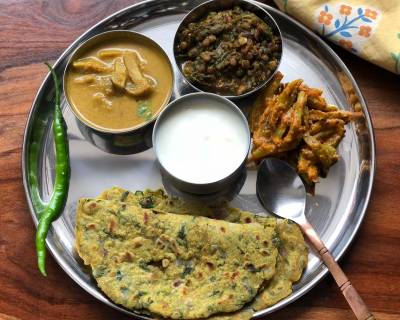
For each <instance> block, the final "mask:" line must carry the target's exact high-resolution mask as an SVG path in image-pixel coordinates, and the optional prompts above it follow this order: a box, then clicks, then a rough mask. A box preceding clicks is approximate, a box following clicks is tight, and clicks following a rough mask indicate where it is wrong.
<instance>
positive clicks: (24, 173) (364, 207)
mask: <svg viewBox="0 0 400 320" xmlns="http://www.w3.org/2000/svg"><path fill="white" fill-rule="evenodd" d="M248 1H250V2H255V3H256V4H258V5H259V6H261V7H262V8H264V9H266V10H270V11H273V12H274V13H275V14H278V15H281V16H283V17H284V18H285V19H288V20H289V21H291V22H292V23H294V24H295V25H296V26H297V27H298V28H300V29H301V30H302V31H303V32H304V33H306V34H307V35H308V36H310V37H311V38H313V39H314V40H316V41H317V42H318V43H319V44H320V45H321V46H322V47H323V48H324V49H325V50H327V51H328V52H329V53H330V55H331V56H332V58H333V59H334V60H335V62H336V63H337V64H338V65H339V66H340V67H341V68H342V70H343V71H344V73H345V75H346V76H347V77H348V78H349V80H350V81H351V84H352V86H353V88H354V90H355V92H356V94H357V95H358V97H359V99H360V104H361V106H362V110H363V113H364V116H365V121H366V124H367V127H368V135H369V140H370V141H369V143H370V148H371V152H370V161H371V162H370V174H369V176H368V186H367V188H366V191H365V200H364V203H363V205H362V208H361V209H360V211H361V213H360V215H359V218H358V220H357V221H356V224H355V225H354V227H353V228H352V232H351V233H350V235H349V237H348V239H347V240H346V243H345V244H344V245H343V247H342V248H341V249H340V251H339V252H338V253H337V254H336V255H335V260H337V261H338V260H340V259H341V258H342V257H343V255H344V254H345V253H346V252H347V250H348V249H349V247H350V245H351V244H352V243H353V241H354V238H355V236H356V234H357V233H358V231H359V229H360V227H361V223H362V222H363V221H364V218H365V215H366V212H367V208H368V205H369V202H370V199H371V194H372V189H373V184H374V178H375V173H376V143H375V134H374V129H373V123H372V119H371V115H370V112H369V109H368V105H367V103H366V101H365V98H364V96H363V94H362V92H361V89H360V88H359V86H358V84H357V82H356V81H355V79H354V77H353V75H352V74H351V72H350V71H349V69H348V68H347V66H346V65H345V63H344V62H343V61H342V59H341V58H340V57H339V56H338V55H337V54H336V53H335V52H334V51H333V49H332V48H331V47H330V46H329V45H328V44H327V43H326V42H325V41H324V40H323V39H321V38H320V37H319V36H317V35H316V34H315V33H314V32H312V31H311V30H309V29H308V28H306V27H305V26H304V25H302V24H301V23H300V22H298V21H296V20H295V19H294V18H292V17H291V16H289V15H287V14H286V13H284V12H281V11H279V10H278V9H276V8H273V7H271V6H269V5H266V4H263V3H261V2H258V1H254V0H248ZM156 2H157V0H144V1H142V2H139V3H136V4H133V5H131V6H128V7H125V8H123V9H121V10H118V11H116V12H114V13H112V14H111V15H109V16H107V17H105V18H104V19H102V20H100V21H99V22H98V23H96V24H95V25H93V26H92V27H91V28H89V29H87V30H86V31H85V32H84V33H82V34H81V35H80V36H79V37H78V38H77V39H76V40H75V41H74V42H72V43H71V45H69V46H68V47H67V48H66V49H65V50H64V51H63V53H62V54H61V55H60V57H59V58H58V59H57V60H56V61H55V62H54V64H53V66H55V67H57V66H58V64H59V63H60V61H61V60H62V59H63V58H64V57H65V56H66V55H67V54H68V52H69V51H70V49H71V48H72V47H73V46H75V45H76V44H77V43H79V42H80V41H81V39H82V38H84V37H85V36H86V35H87V34H88V33H90V32H91V31H92V30H94V29H95V28H96V27H98V26H99V25H101V24H103V23H105V22H107V21H108V20H109V19H111V18H112V17H114V16H117V15H118V14H121V13H124V12H126V11H130V10H132V9H135V8H136V7H139V6H143V5H146V4H149V3H156ZM49 77H50V73H47V75H46V76H45V78H44V80H43V81H42V83H41V85H40V87H39V89H38V91H37V93H36V95H35V98H34V99H33V102H32V105H31V108H30V111H29V113H28V117H27V120H26V124H25V129H24V136H23V142H22V143H23V144H22V152H21V167H22V168H21V169H22V179H23V181H22V182H23V186H24V192H25V197H26V200H27V203H28V207H29V211H30V214H31V216H32V220H33V222H34V224H35V227H37V224H38V220H37V217H36V214H35V211H34V208H33V205H32V200H31V197H30V190H29V187H28V183H27V167H26V166H27V163H28V161H26V156H27V154H26V150H27V143H28V133H29V131H30V130H31V126H30V122H31V119H32V116H33V114H34V112H35V111H36V108H35V105H36V100H37V98H38V96H39V94H40V92H41V91H42V89H43V87H44V85H45V84H46V83H47V81H48V80H49ZM50 232H53V227H51V229H50ZM46 246H47V248H48V249H49V251H50V253H51V254H52V256H53V257H54V259H55V260H56V262H57V264H58V265H59V266H60V267H61V268H62V269H63V270H64V272H66V273H67V274H68V276H69V277H71V278H72V279H73V280H74V281H75V282H76V283H77V284H78V285H79V286H80V287H81V288H82V289H84V290H85V291H86V292H87V293H89V294H91V295H92V296H94V297H96V298H97V299H98V300H100V301H102V302H103V303H105V304H106V305H108V306H110V307H112V308H113V309H116V310H118V311H121V312H123V313H125V314H128V315H133V316H135V317H137V318H138V319H145V320H152V318H149V317H146V316H144V315H141V314H136V313H135V314H132V313H133V311H129V310H127V309H125V308H123V307H120V306H118V305H116V304H114V303H112V302H111V301H110V300H109V299H108V298H106V297H105V296H104V295H102V297H101V298H102V299H99V297H97V296H95V295H94V294H93V292H92V290H91V289H90V288H89V287H87V286H86V283H85V282H84V280H82V279H81V278H80V277H79V276H78V274H77V273H75V272H74V271H73V270H72V269H71V268H70V267H69V265H68V264H66V263H65V262H64V260H63V259H62V258H61V256H60V255H59V254H58V253H57V251H56V250H55V249H54V245H53V244H52V243H51V242H50V240H49V239H48V238H47V239H46ZM322 269H323V270H322V271H321V272H320V273H319V274H318V275H317V276H315V277H314V278H313V279H312V280H311V281H310V282H309V283H308V284H307V285H305V286H304V287H302V288H301V289H299V291H298V292H296V293H292V294H291V295H290V296H288V297H286V298H285V299H284V300H282V301H280V302H278V303H277V304H275V305H273V306H271V307H269V308H266V309H264V310H261V311H257V312H255V313H254V315H253V319H257V318H260V317H262V316H265V315H267V314H270V313H272V312H275V311H277V310H279V309H281V308H283V307H285V306H287V305H289V304H290V303H292V302H294V301H296V300H297V299H299V298H300V297H302V296H303V295H304V294H306V293H307V292H309V291H310V290H311V289H312V288H313V287H315V286H316V285H317V284H318V283H319V282H320V281H321V279H323V278H324V277H325V276H326V275H327V274H328V269H327V268H326V266H322Z"/></svg>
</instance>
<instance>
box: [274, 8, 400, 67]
mask: <svg viewBox="0 0 400 320" xmlns="http://www.w3.org/2000/svg"><path fill="white" fill-rule="evenodd" d="M274 1H275V2H276V4H277V5H278V7H279V8H280V9H281V10H282V11H284V12H286V13H288V14H290V15H292V16H294V17H295V18H296V19H298V20H300V21H301V22H302V23H304V24H305V25H307V26H308V27H309V28H311V29H312V30H314V31H315V32H317V33H319V34H320V35H322V36H323V37H325V38H327V39H329V40H331V41H333V42H335V43H337V44H338V45H340V46H342V47H343V48H345V49H347V50H349V51H351V52H352V53H354V54H356V55H358V56H360V57H362V58H364V59H366V60H368V61H370V62H372V63H374V64H376V65H378V66H381V67H382V68H385V69H387V70H389V71H392V72H394V73H397V74H400V0H343V1H339V0H325V1H321V0H274Z"/></svg>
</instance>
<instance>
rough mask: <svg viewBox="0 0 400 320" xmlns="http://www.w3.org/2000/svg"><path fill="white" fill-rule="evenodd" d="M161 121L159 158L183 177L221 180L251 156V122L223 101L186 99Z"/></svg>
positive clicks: (194, 180) (201, 181) (157, 140)
mask: <svg viewBox="0 0 400 320" xmlns="http://www.w3.org/2000/svg"><path fill="white" fill-rule="evenodd" d="M160 120H162V121H160V123H159V124H158V128H157V133H156V135H155V139H154V140H155V141H154V142H155V148H156V152H157V156H158V160H159V161H160V163H161V165H162V166H163V167H164V169H166V170H167V171H168V172H169V173H170V174H172V175H173V176H175V177H176V178H178V179H180V180H183V181H185V182H190V183H196V184H205V183H212V182H216V181H219V180H221V179H223V178H225V177H227V176H229V175H230V174H232V173H233V172H234V171H235V170H236V169H237V168H238V167H239V166H240V165H241V164H242V162H243V160H244V159H245V158H246V157H247V153H248V150H249V140H250V137H249V131H248V127H247V123H246V121H245V120H244V119H243V118H242V116H241V115H240V114H239V113H238V112H237V111H235V110H233V108H232V106H229V105H226V104H224V103H223V101H220V100H217V99H204V98H202V99H183V101H182V102H180V103H179V104H178V105H175V106H172V110H168V113H167V114H166V115H165V117H163V118H162V119H160Z"/></svg>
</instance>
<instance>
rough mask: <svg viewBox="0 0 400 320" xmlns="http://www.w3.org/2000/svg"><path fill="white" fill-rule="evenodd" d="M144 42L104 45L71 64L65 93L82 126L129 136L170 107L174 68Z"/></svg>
mask: <svg viewBox="0 0 400 320" xmlns="http://www.w3.org/2000/svg"><path fill="white" fill-rule="evenodd" d="M144 40H146V39H142V38H141V37H137V38H136V39H135V38H134V36H133V37H132V38H131V37H129V38H128V37H126V38H125V37H121V38H116V39H109V40H107V41H100V42H99V43H97V44H95V45H93V46H92V47H90V48H88V49H87V50H86V51H83V52H82V53H81V54H79V56H77V57H76V58H75V59H74V60H73V61H72V62H71V64H70V66H69V67H68V70H67V74H66V82H65V90H66V95H67V96H68V100H69V103H70V105H71V107H72V108H73V109H74V111H75V113H76V114H77V115H78V117H79V118H81V120H83V121H84V122H86V123H88V124H89V125H90V126H92V127H94V128H96V129H100V130H102V131H127V130H129V129H133V128H134V127H137V126H138V125H140V124H143V123H146V122H148V121H150V120H152V119H153V118H154V117H155V116H156V115H157V114H158V113H159V111H161V109H162V108H163V107H164V106H165V105H166V104H167V103H168V101H169V98H170V96H171V92H172V84H173V74H172V67H171V65H170V63H169V61H168V58H167V56H166V55H165V54H164V52H163V51H162V50H161V49H160V48H159V47H157V46H156V45H154V44H153V43H152V42H151V41H144Z"/></svg>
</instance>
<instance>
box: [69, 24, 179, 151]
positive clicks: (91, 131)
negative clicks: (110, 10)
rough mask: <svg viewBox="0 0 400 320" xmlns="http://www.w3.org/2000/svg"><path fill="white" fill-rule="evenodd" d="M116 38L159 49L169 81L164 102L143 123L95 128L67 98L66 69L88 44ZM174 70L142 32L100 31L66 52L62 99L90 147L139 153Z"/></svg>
mask: <svg viewBox="0 0 400 320" xmlns="http://www.w3.org/2000/svg"><path fill="white" fill-rule="evenodd" d="M118 38H122V39H125V40H126V39H132V41H134V42H136V43H146V42H147V43H149V45H151V46H152V47H153V48H155V50H159V52H160V53H161V54H162V55H163V56H164V58H165V61H167V62H168V65H169V68H170V72H171V77H172V83H171V88H170V91H169V94H168V96H167V98H166V99H165V103H164V104H163V105H162V106H160V107H159V109H158V110H157V112H156V113H155V114H154V115H153V117H152V118H151V119H150V120H149V121H147V122H144V123H141V124H138V125H137V126H135V127H132V128H129V129H126V130H125V129H123V130H114V129H105V128H101V127H97V126H95V125H93V124H92V123H90V122H89V121H87V120H86V119H84V118H83V117H82V116H81V115H80V114H79V112H77V109H78V108H77V107H76V106H74V105H73V103H72V102H71V101H70V98H69V95H68V89H67V86H66V79H67V76H68V71H69V69H70V68H71V64H72V61H74V60H75V59H77V58H79V57H80V56H81V55H82V54H83V53H85V52H86V51H87V50H89V49H90V48H91V47H93V46H95V45H96V44H99V43H101V42H106V41H108V40H115V39H118ZM174 77H175V75H174V72H173V67H172V64H171V61H170V60H169V58H168V55H167V54H166V53H165V52H164V50H163V49H162V48H161V47H160V46H159V45H158V44H157V43H156V42H155V41H153V40H152V39H150V38H149V37H147V36H145V35H142V34H140V33H137V32H134V31H129V30H113V31H107V32H103V33H100V34H98V35H96V36H94V37H92V38H89V39H88V40H86V41H85V42H83V43H82V44H81V45H80V46H79V47H78V48H76V50H75V51H74V52H73V53H72V54H71V55H70V57H69V59H68V62H67V65H66V67H65V70H64V76H63V89H64V94H65V97H66V100H67V102H68V105H69V106H70V109H71V110H72V112H73V114H74V115H75V118H76V121H77V124H78V128H79V130H80V131H81V133H82V135H83V136H84V137H85V138H86V139H87V140H88V141H89V142H90V143H92V144H93V145H94V146H96V147H97V148H99V149H101V150H103V151H105V152H108V153H113V154H122V155H123V154H133V153H138V152H142V151H144V150H147V149H149V148H151V147H152V139H151V138H152V132H153V127H154V123H155V121H156V119H157V117H158V115H159V114H160V113H161V111H162V110H163V109H164V108H165V106H166V105H167V104H168V103H169V101H170V99H171V95H172V92H173V87H174V81H175V80H174Z"/></svg>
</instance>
